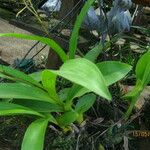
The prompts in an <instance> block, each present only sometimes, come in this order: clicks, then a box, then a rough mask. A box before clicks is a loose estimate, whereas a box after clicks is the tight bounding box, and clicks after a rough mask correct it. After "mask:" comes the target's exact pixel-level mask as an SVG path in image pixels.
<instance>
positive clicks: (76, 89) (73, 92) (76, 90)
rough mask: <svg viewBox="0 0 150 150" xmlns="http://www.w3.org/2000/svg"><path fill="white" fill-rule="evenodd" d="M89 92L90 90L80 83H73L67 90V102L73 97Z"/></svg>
mask: <svg viewBox="0 0 150 150" xmlns="http://www.w3.org/2000/svg"><path fill="white" fill-rule="evenodd" d="M89 92H90V90H88V89H86V88H83V87H82V86H80V85H77V84H74V85H73V86H72V87H71V88H70V90H69V92H68V95H67V102H69V101H71V100H73V99H74V98H77V97H81V96H83V95H84V94H86V93H89Z"/></svg>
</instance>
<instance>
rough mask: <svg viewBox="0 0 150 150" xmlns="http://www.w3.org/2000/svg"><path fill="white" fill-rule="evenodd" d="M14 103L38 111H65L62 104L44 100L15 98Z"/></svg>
mask: <svg viewBox="0 0 150 150" xmlns="http://www.w3.org/2000/svg"><path fill="white" fill-rule="evenodd" d="M13 103H15V104H19V105H22V106H25V107H28V108H31V109H32V110H35V111H37V112H63V111H64V108H63V107H62V106H61V105H57V104H52V103H48V102H42V101H34V100H25V99H15V100H13Z"/></svg>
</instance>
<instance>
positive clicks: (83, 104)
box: [75, 94, 96, 114]
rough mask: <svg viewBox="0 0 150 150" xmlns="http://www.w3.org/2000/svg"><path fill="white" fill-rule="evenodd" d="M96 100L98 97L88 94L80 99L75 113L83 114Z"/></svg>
mask: <svg viewBox="0 0 150 150" xmlns="http://www.w3.org/2000/svg"><path fill="white" fill-rule="evenodd" d="M95 100H96V96H95V95H94V94H87V95H85V96H83V97H81V98H79V99H78V102H77V104H76V106H75V111H76V112H78V113H79V114H82V113H84V112H86V111H87V110H89V109H90V108H91V107H92V106H93V104H94V102H95Z"/></svg>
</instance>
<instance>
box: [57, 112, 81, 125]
mask: <svg viewBox="0 0 150 150" xmlns="http://www.w3.org/2000/svg"><path fill="white" fill-rule="evenodd" d="M77 117H78V114H77V113H76V112H75V111H68V112H65V113H64V114H63V115H61V116H59V117H58V118H57V119H56V120H57V122H58V124H59V125H60V126H61V127H65V126H68V125H70V124H71V123H73V122H74V121H76V119H77Z"/></svg>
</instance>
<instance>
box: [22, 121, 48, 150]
mask: <svg viewBox="0 0 150 150" xmlns="http://www.w3.org/2000/svg"><path fill="white" fill-rule="evenodd" d="M47 124H48V119H38V120H36V121H34V122H32V123H31V125H30V126H29V127H28V129H27V131H26V133H25V136H24V138H23V142H22V146H21V150H43V149H44V137H45V132H46V128H47Z"/></svg>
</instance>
